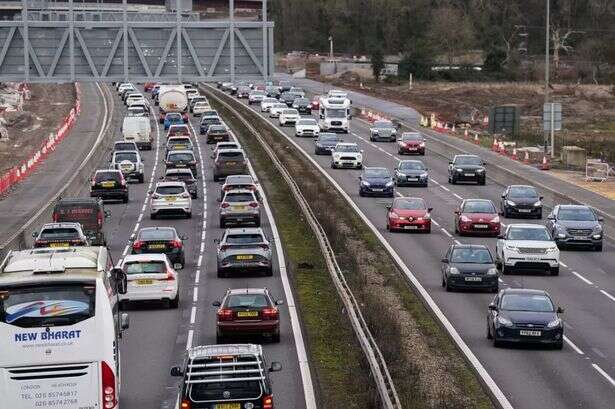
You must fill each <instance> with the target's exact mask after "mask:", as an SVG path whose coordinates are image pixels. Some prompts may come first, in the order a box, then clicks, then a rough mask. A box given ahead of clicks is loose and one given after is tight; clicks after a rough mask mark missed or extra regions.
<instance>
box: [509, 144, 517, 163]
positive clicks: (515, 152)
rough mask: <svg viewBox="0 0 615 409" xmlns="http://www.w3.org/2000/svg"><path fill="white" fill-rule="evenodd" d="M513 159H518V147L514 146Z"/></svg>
mask: <svg viewBox="0 0 615 409" xmlns="http://www.w3.org/2000/svg"><path fill="white" fill-rule="evenodd" d="M510 158H511V159H512V160H517V148H516V147H513V151H512V156H511V157H510Z"/></svg>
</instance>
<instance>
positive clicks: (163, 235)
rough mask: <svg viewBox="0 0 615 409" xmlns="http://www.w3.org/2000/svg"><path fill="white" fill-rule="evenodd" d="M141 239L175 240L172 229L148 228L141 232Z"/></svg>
mask: <svg viewBox="0 0 615 409" xmlns="http://www.w3.org/2000/svg"><path fill="white" fill-rule="evenodd" d="M138 238H139V240H175V232H174V231H173V230H171V229H147V230H141V231H140V232H139V237H138Z"/></svg>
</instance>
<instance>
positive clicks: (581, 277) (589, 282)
mask: <svg viewBox="0 0 615 409" xmlns="http://www.w3.org/2000/svg"><path fill="white" fill-rule="evenodd" d="M560 264H561V263H560ZM572 274H574V275H575V276H577V278H579V279H581V280H583V281H584V282H585V284H589V285H594V283H592V282H591V281H589V280H588V279H587V278H585V277H583V276H582V275H581V274H579V273H577V272H576V271H572Z"/></svg>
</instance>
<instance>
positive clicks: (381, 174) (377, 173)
mask: <svg viewBox="0 0 615 409" xmlns="http://www.w3.org/2000/svg"><path fill="white" fill-rule="evenodd" d="M363 177H364V178H388V177H391V174H390V173H389V170H388V169H383V168H371V169H365V171H364V172H363Z"/></svg>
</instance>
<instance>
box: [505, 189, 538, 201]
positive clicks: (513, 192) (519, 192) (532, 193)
mask: <svg viewBox="0 0 615 409" xmlns="http://www.w3.org/2000/svg"><path fill="white" fill-rule="evenodd" d="M508 196H509V197H511V198H512V197H518V198H521V197H524V198H525V197H538V193H536V189H534V188H533V187H530V186H515V187H511V188H510V190H509V191H508Z"/></svg>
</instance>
